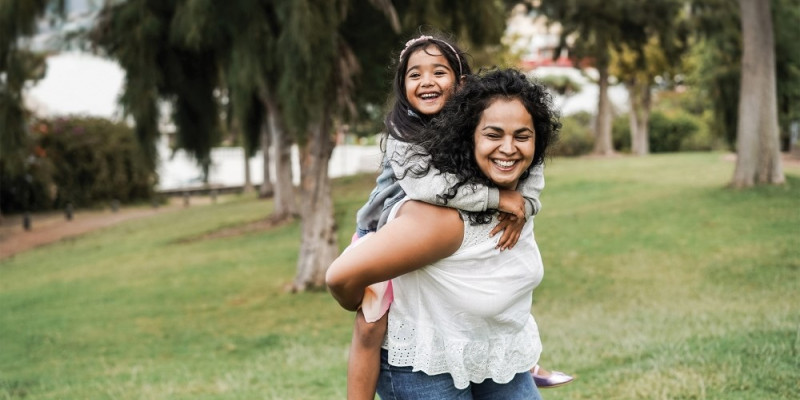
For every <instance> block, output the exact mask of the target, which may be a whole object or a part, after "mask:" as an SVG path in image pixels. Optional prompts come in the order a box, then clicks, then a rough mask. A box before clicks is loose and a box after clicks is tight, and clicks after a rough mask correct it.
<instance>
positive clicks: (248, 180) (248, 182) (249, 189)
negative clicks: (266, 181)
mask: <svg viewBox="0 0 800 400" xmlns="http://www.w3.org/2000/svg"><path fill="white" fill-rule="evenodd" d="M242 151H243V152H244V189H243V192H244V193H253V192H254V191H255V189H254V188H253V178H252V177H251V176H250V157H249V156H248V155H247V149H246V148H244V147H242Z"/></svg>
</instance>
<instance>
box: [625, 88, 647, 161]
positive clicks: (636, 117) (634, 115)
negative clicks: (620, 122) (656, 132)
mask: <svg viewBox="0 0 800 400" xmlns="http://www.w3.org/2000/svg"><path fill="white" fill-rule="evenodd" d="M648 83H649V82H644V83H643V82H641V81H639V80H633V81H632V82H629V83H627V84H626V85H625V86H626V88H627V89H628V100H629V101H630V106H631V111H630V114H629V115H630V125H631V152H632V153H633V154H636V155H639V156H645V155H647V154H649V153H650V133H649V130H648V126H647V124H648V123H649V121H650V105H651V95H650V86H649V84H648Z"/></svg>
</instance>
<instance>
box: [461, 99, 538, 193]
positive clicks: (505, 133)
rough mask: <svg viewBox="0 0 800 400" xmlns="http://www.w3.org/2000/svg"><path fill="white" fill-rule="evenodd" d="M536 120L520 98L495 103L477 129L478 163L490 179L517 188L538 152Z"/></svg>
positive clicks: (483, 114) (487, 108) (502, 185)
mask: <svg viewBox="0 0 800 400" xmlns="http://www.w3.org/2000/svg"><path fill="white" fill-rule="evenodd" d="M534 139H535V132H534V127H533V118H532V117H531V114H530V113H528V110H526V109H525V106H524V105H523V104H522V102H521V101H520V100H519V99H515V98H512V99H506V98H498V99H495V100H493V101H492V102H491V103H490V104H489V106H488V107H486V109H485V110H483V113H482V114H481V119H480V121H478V126H477V127H476V128H475V160H476V162H477V164H478V168H479V169H480V170H481V172H483V173H484V175H486V177H487V178H489V180H491V181H492V182H494V183H495V184H496V185H497V186H498V187H500V188H503V189H511V190H513V189H516V188H517V183H518V182H519V178H520V176H522V174H523V173H524V172H525V171H526V170H527V169H528V168H529V167H530V166H531V163H532V162H533V153H534V150H535V149H536V141H535V140H534Z"/></svg>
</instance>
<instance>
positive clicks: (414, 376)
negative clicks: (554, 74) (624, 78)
mask: <svg viewBox="0 0 800 400" xmlns="http://www.w3.org/2000/svg"><path fill="white" fill-rule="evenodd" d="M558 127H559V124H558V122H557V119H556V116H555V113H554V112H553V110H552V104H551V100H550V96H549V95H548V94H547V92H546V91H545V89H544V88H543V87H542V86H541V85H537V84H534V83H531V82H530V81H528V80H527V79H526V78H525V76H524V75H523V74H521V73H519V72H517V71H513V70H499V71H493V72H490V73H487V74H484V75H481V76H469V77H466V78H465V82H464V83H463V87H462V88H460V89H459V90H458V91H457V93H456V94H455V95H453V97H452V100H451V101H450V102H448V103H447V105H446V106H445V108H444V109H443V111H442V113H441V115H440V117H439V118H438V119H436V120H435V122H434V123H432V124H431V126H430V128H429V129H426V131H424V132H423V134H422V135H421V136H420V137H419V139H415V140H414V141H415V142H416V143H415V144H417V145H418V146H419V148H420V149H421V151H420V154H419V157H427V156H429V157H430V166H431V167H433V168H436V169H438V170H439V171H442V172H445V173H450V174H453V176H455V177H456V178H455V180H453V181H452V182H450V184H449V186H448V187H444V188H442V191H441V194H440V199H441V202H442V203H444V204H446V203H447V201H448V200H449V199H452V198H453V197H455V196H456V195H457V194H458V191H459V190H469V189H470V188H471V187H472V185H477V184H483V185H489V186H493V187H497V188H501V189H509V190H515V189H516V187H517V184H518V183H519V181H520V179H523V178H525V177H526V176H527V175H528V174H530V171H531V169H532V168H533V167H534V166H537V165H540V164H541V163H542V162H543V160H544V154H545V151H546V150H547V146H548V144H549V143H551V142H552V140H553V139H554V136H555V135H556V132H557V129H558ZM409 164H412V165H413V164H415V163H409ZM408 173H412V174H420V175H421V174H425V173H427V171H420V170H413V169H411V170H409V171H408ZM496 223H497V211H496V210H487V211H483V212H465V211H459V210H456V209H452V208H446V207H439V206H434V205H430V204H426V203H421V202H416V201H409V200H408V199H404V200H403V201H401V202H400V203H398V204H397V205H396V206H395V207H394V209H393V211H392V214H391V215H390V222H389V223H387V224H386V225H385V226H384V227H383V229H381V230H379V231H378V232H376V233H374V234H372V235H370V237H368V238H365V239H363V240H361V241H360V245H359V246H355V247H353V248H351V249H350V250H349V251H347V252H345V253H344V254H342V255H341V256H340V257H339V258H338V259H337V260H336V261H334V263H333V264H332V265H331V267H330V268H329V270H328V275H327V282H328V285H329V288H330V290H331V293H332V294H333V296H334V297H335V298H336V299H337V300H338V301H339V303H340V304H341V305H342V307H344V308H346V309H348V310H356V309H358V307H359V305H360V304H361V302H362V299H363V296H364V290H365V289H366V288H367V286H369V285H371V284H373V283H377V282H381V281H385V280H388V279H392V283H393V288H394V302H393V304H392V306H391V309H390V311H389V328H388V332H387V335H386V339H385V341H384V342H385V344H384V346H383V348H384V350H383V351H382V360H381V364H382V365H381V373H380V379H379V383H378V394H379V395H380V396H381V398H382V399H384V400H388V399H394V398H397V399H404V398H432V399H433V398H435V399H447V398H476V399H477V398H487V399H488V398H504V399H537V398H539V393H538V391H537V389H536V387H535V386H534V384H533V380H532V378H531V375H530V373H529V372H528V371H529V370H530V369H531V368H532V367H533V366H534V365H535V364H536V362H537V361H538V358H539V354H540V352H541V342H540V341H539V335H538V328H537V326H536V322H535V321H534V319H533V317H532V316H531V314H530V305H531V296H532V293H533V288H534V287H535V286H536V285H538V283H539V282H540V281H541V278H542V274H543V269H542V263H541V257H540V255H539V251H538V248H537V246H536V242H535V241H534V238H533V219H532V218H531V219H529V221H527V222H526V226H525V228H524V229H523V231H522V232H523V233H522V237H520V239H519V241H518V243H517V245H516V246H515V247H513V248H511V249H509V250H505V251H500V250H499V249H497V248H496V247H497V246H496V245H497V241H498V238H497V237H494V238H491V237H490V235H489V234H490V231H491V228H492V227H493V226H494V225H496Z"/></svg>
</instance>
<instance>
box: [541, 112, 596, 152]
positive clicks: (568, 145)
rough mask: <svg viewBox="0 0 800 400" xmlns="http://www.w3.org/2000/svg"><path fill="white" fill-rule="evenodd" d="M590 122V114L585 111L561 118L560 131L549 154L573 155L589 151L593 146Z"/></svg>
mask: <svg viewBox="0 0 800 400" xmlns="http://www.w3.org/2000/svg"><path fill="white" fill-rule="evenodd" d="M591 123H592V115H591V114H589V113H587V112H579V113H576V114H572V115H569V116H566V117H563V118H561V132H560V133H559V137H558V142H556V143H555V145H554V146H553V150H552V152H551V154H552V155H554V156H565V157H574V156H579V155H583V154H587V153H589V152H591V151H592V148H593V147H594V135H593V134H592V128H591Z"/></svg>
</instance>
